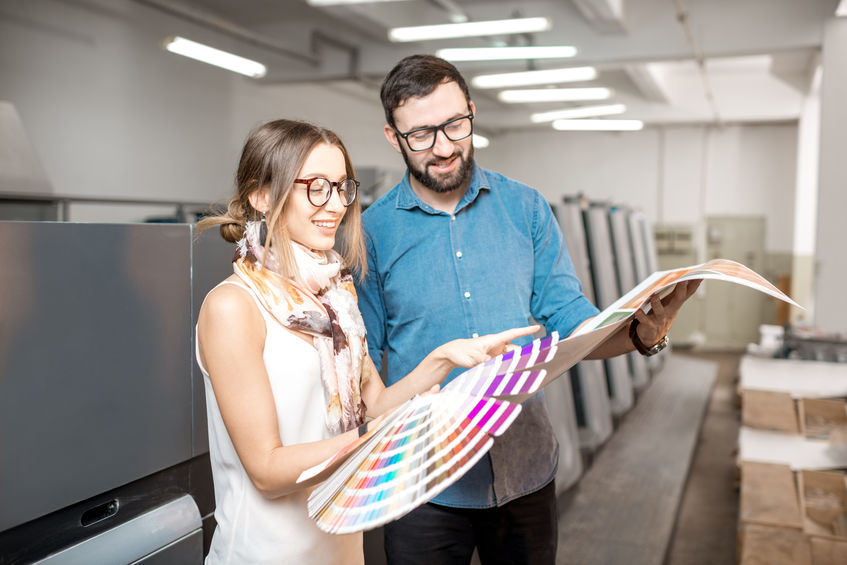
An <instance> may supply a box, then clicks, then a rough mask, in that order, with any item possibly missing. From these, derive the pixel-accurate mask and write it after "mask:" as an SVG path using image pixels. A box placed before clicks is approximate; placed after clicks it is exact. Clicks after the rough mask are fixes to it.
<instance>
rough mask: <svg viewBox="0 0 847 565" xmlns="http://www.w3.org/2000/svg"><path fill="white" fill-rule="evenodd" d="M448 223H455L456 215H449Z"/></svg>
mask: <svg viewBox="0 0 847 565" xmlns="http://www.w3.org/2000/svg"><path fill="white" fill-rule="evenodd" d="M450 221H451V222H455V221H456V215H455V214H451V215H450Z"/></svg>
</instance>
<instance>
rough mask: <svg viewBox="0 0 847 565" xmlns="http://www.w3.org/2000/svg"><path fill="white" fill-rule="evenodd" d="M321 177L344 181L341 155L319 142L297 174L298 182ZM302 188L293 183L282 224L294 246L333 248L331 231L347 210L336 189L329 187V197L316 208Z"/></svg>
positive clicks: (333, 235)
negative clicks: (294, 242) (294, 243)
mask: <svg viewBox="0 0 847 565" xmlns="http://www.w3.org/2000/svg"><path fill="white" fill-rule="evenodd" d="M315 177H324V178H325V179H328V180H330V181H333V182H339V181H343V180H344V179H346V178H347V168H346V167H345V166H344V154H343V153H341V149H339V148H338V147H337V146H335V145H329V144H326V143H322V144H320V145H317V146H315V148H314V149H312V152H311V153H309V156H308V157H307V158H306V161H305V162H304V163H303V167H302V168H301V169H300V173H299V174H298V175H297V178H298V179H311V178H315ZM306 190H307V188H306V185H305V184H302V183H294V186H293V187H292V189H291V194H290V195H289V197H288V202H287V205H286V208H285V212H284V213H283V221H284V222H285V225H286V227H287V228H288V234H289V236H290V237H291V239H293V240H294V241H296V242H297V243H299V244H300V245H303V246H305V247H308V248H309V249H312V250H314V251H326V250H328V249H332V246H333V245H335V232H336V231H338V226H339V224H341V219H342V218H343V217H344V213H345V212H346V211H347V208H345V207H344V205H343V204H342V203H341V197H340V196H339V194H338V190H337V189H336V187H334V186H333V188H332V191H331V193H330V198H329V200H328V201H327V203H326V204H324V205H323V206H321V207H320V208H318V207H316V206H313V205H312V204H311V203H310V202H309V199H308V197H307V196H306Z"/></svg>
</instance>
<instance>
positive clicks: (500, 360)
mask: <svg viewBox="0 0 847 565" xmlns="http://www.w3.org/2000/svg"><path fill="white" fill-rule="evenodd" d="M557 341H558V336H557V335H555V334H553V335H551V336H548V337H546V338H544V339H539V340H536V341H534V342H533V343H531V344H529V345H527V346H525V347H523V348H521V349H519V350H515V351H509V352H507V353H505V354H503V355H500V356H498V357H495V358H493V359H491V360H489V361H487V362H486V363H482V364H480V365H477V366H476V367H474V368H472V369H470V370H468V371H466V372H464V373H462V374H461V375H459V376H458V377H457V378H456V379H454V380H453V381H452V382H451V383H450V384H449V385H447V386H446V387H444V389H443V390H442V391H441V392H440V393H438V394H432V395H426V396H416V397H415V398H413V399H411V400H409V401H408V402H406V403H405V404H404V405H402V406H401V407H400V408H398V409H397V410H395V411H394V412H392V413H391V414H389V415H388V416H387V417H386V418H385V420H383V421H382V423H381V424H380V426H379V427H378V428H377V429H376V430H372V431H371V432H369V433H368V435H369V436H370V437H369V438H367V439H366V438H362V440H365V441H364V442H362V441H361V440H360V442H357V444H358V447H356V448H355V449H352V454H350V455H349V456H348V458H347V459H346V461H344V462H343V463H341V465H340V466H339V467H338V468H337V469H336V470H335V472H333V473H332V475H331V476H330V477H329V478H328V479H327V480H326V481H324V482H323V483H321V484H320V485H319V486H318V487H317V488H316V489H315V490H314V491H313V492H312V494H311V495H310V496H309V503H308V510H309V516H310V517H311V518H313V519H314V520H315V521H316V523H317V524H318V526H319V527H320V528H321V529H322V530H324V531H327V532H330V533H336V534H344V533H350V532H357V531H362V530H368V529H371V528H376V527H378V526H381V525H383V524H385V523H387V522H390V521H392V520H396V519H397V518H399V517H401V516H403V515H404V514H406V513H407V512H410V511H411V510H413V509H414V508H416V507H418V506H420V505H421V504H424V503H425V502H427V501H428V500H430V499H431V498H432V497H434V496H436V495H437V494H438V493H440V492H441V491H443V490H444V489H445V488H447V487H448V486H450V485H451V484H453V483H454V482H456V481H457V480H459V478H461V477H462V476H463V475H464V474H465V472H467V470H468V469H470V468H471V467H472V466H473V465H474V464H475V463H476V462H477V461H479V459H480V458H481V457H482V456H483V455H485V453H487V452H488V450H489V449H491V446H492V445H493V443H494V439H493V438H494V437H496V436H499V435H500V434H502V433H503V432H504V431H505V430H506V429H507V428H508V427H509V426H510V425H511V424H512V422H513V421H514V420H515V418H516V417H517V416H518V414H519V413H520V411H521V406H520V404H515V403H512V402H508V401H506V400H503V399H498V398H494V397H496V396H498V395H503V396H507V395H512V394H523V393H532V392H535V391H536V390H537V389H538V387H539V386H541V383H542V382H543V381H544V377H545V375H546V373H545V371H543V370H540V371H539V370H536V371H533V370H531V367H532V366H533V365H536V364H539V363H543V362H545V361H546V360H548V359H550V358H552V357H553V355H555V352H556V346H555V344H556V342H557ZM342 451H343V453H339V454H337V455H336V456H334V457H333V458H331V459H330V460H327V461H325V462H324V463H322V464H320V465H318V466H316V467H314V468H313V469H310V470H307V471H305V472H304V473H303V475H302V476H301V477H302V480H305V479H306V478H308V477H314V476H316V475H317V474H318V473H320V472H321V471H323V470H325V469H327V467H330V466H331V464H337V462H338V461H339V460H340V459H341V458H343V456H344V455H346V454H348V453H350V452H351V449H349V446H348V448H346V449H345V450H342Z"/></svg>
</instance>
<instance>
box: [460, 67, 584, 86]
mask: <svg viewBox="0 0 847 565" xmlns="http://www.w3.org/2000/svg"><path fill="white" fill-rule="evenodd" d="M595 78H597V70H596V69H595V68H594V67H572V68H570V69H547V70H543V71H522V72H519V73H500V74H495V75H480V76H477V77H474V78H473V79H471V84H472V85H473V86H475V87H477V88H503V87H506V86H534V85H539V84H556V83H560V82H576V81H581V80H594V79H595Z"/></svg>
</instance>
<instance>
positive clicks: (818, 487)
mask: <svg viewBox="0 0 847 565" xmlns="http://www.w3.org/2000/svg"><path fill="white" fill-rule="evenodd" d="M797 487H798V490H799V492H800V508H801V511H802V513H803V531H805V532H806V533H807V534H809V535H811V536H817V537H821V538H827V539H842V540H847V475H845V473H842V472H839V471H808V470H804V471H799V472H798V473H797Z"/></svg>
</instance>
